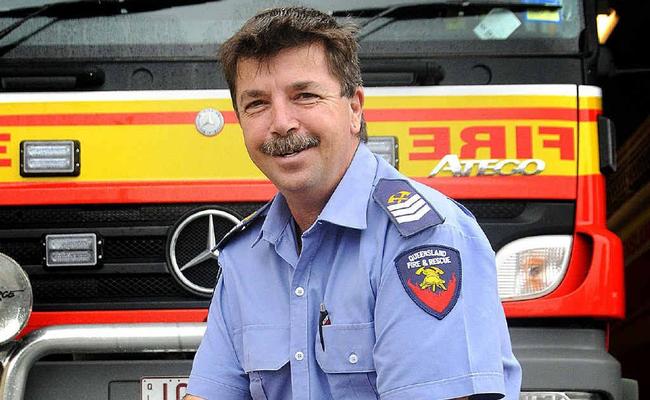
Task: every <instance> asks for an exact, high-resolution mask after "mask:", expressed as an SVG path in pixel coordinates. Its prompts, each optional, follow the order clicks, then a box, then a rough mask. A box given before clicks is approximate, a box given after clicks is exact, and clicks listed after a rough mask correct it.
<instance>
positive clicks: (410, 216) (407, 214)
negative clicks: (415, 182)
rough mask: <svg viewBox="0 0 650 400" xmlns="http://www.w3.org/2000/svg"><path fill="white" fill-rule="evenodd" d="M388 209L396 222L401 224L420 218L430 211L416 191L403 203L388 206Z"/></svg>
mask: <svg viewBox="0 0 650 400" xmlns="http://www.w3.org/2000/svg"><path fill="white" fill-rule="evenodd" d="M388 211H389V212H390V213H391V215H392V216H393V217H395V221H397V223H398V224H402V223H404V222H413V221H418V220H420V218H422V217H423V216H425V215H426V214H427V213H428V212H429V211H431V207H429V205H428V204H427V202H426V201H424V199H423V198H421V197H420V195H418V194H417V193H416V194H415V195H414V196H413V197H411V198H410V199H408V200H407V201H405V202H404V203H401V204H395V205H392V206H388Z"/></svg>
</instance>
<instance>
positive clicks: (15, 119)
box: [0, 107, 599, 126]
mask: <svg viewBox="0 0 650 400" xmlns="http://www.w3.org/2000/svg"><path fill="white" fill-rule="evenodd" d="M598 113H599V110H595V109H594V110H582V111H580V113H578V114H576V110H575V109H573V108H560V107H538V108H526V107H510V108H496V107H495V108H485V107H482V108H421V109H420V108H412V109H367V110H364V115H365V117H366V120H367V121H370V122H384V121H465V120H475V121H477V120H531V119H532V120H554V121H575V120H576V118H579V120H580V121H595V120H596V118H597V116H598ZM222 114H223V117H224V121H225V123H227V124H230V123H237V116H236V115H235V112H234V111H222ZM195 118H196V112H193V111H192V112H133V113H87V114H31V115H30V114H27V115H1V116H0V126H74V125H94V126H96V125H167V124H194V120H195Z"/></svg>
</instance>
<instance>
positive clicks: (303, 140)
mask: <svg viewBox="0 0 650 400" xmlns="http://www.w3.org/2000/svg"><path fill="white" fill-rule="evenodd" d="M319 144H320V139H318V138H315V137H313V136H311V135H300V134H297V133H291V134H289V135H287V136H276V137H273V138H271V139H268V140H267V141H265V142H264V143H262V145H261V146H260V151H262V153H264V154H267V155H270V156H285V155H288V154H292V153H297V152H299V151H303V150H306V149H309V148H311V147H316V146H318V145H319Z"/></svg>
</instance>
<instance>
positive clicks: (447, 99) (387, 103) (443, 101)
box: [365, 95, 576, 109]
mask: <svg viewBox="0 0 650 400" xmlns="http://www.w3.org/2000/svg"><path fill="white" fill-rule="evenodd" d="M424 107H431V108H436V107H442V108H466V107H469V108H472V107H533V108H534V107H566V108H575V107H576V98H575V97H574V96H519V95H511V96H492V95H490V96H394V97H393V96H390V97H388V96H381V97H368V98H366V102H365V108H379V109H385V108H391V109H404V108H424Z"/></svg>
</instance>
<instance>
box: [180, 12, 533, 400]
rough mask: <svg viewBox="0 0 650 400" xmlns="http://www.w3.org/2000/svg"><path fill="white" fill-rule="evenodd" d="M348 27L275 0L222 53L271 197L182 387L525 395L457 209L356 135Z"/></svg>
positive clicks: (229, 244) (225, 397) (300, 395)
mask: <svg viewBox="0 0 650 400" xmlns="http://www.w3.org/2000/svg"><path fill="white" fill-rule="evenodd" d="M354 34H355V30H354V28H353V27H351V26H347V25H339V24H337V22H336V21H335V20H334V19H333V18H332V17H330V16H328V15H326V14H324V13H321V12H319V11H316V10H311V9H304V8H283V9H273V10H269V11H265V12H262V13H260V14H258V15H257V16H255V17H253V18H252V19H251V20H249V21H248V22H246V24H245V25H244V26H243V27H242V28H241V30H240V31H239V32H237V33H236V34H235V35H234V36H233V37H232V38H231V39H229V40H228V41H227V42H226V43H225V44H224V45H223V47H222V49H221V61H222V64H223V67H224V70H225V75H226V79H227V81H228V84H229V87H230V92H231V95H232V99H233V106H234V108H235V111H236V112H237V115H238V117H239V122H240V124H241V127H242V130H243V132H244V141H245V144H246V148H247V150H248V153H249V155H250V157H251V159H252V160H253V162H254V163H255V164H256V165H257V166H258V167H259V168H260V169H261V170H262V172H263V173H264V174H265V175H266V176H267V177H268V178H269V179H270V180H271V181H272V182H273V183H274V184H275V185H276V186H277V188H278V189H279V192H280V193H279V194H278V195H276V196H275V198H274V199H273V200H272V201H271V202H270V203H269V204H267V205H266V206H265V207H263V208H262V209H261V210H259V211H258V212H256V213H255V214H253V215H252V216H251V217H249V218H247V219H245V220H244V221H243V222H242V224H240V226H239V227H237V228H236V229H235V232H233V233H231V234H230V235H228V237H227V238H226V239H225V240H224V241H222V243H221V244H220V245H219V248H220V254H219V263H220V265H221V267H222V275H221V277H220V279H219V281H218V283H217V287H216V289H215V293H214V297H213V300H212V304H211V306H210V312H209V318H208V328H207V331H206V334H205V337H204V338H203V341H202V343H201V346H200V348H199V350H198V352H197V355H196V357H195V360H194V366H193V369H192V373H191V376H190V382H189V386H188V393H189V395H188V396H187V397H186V398H187V399H197V398H204V399H209V400H212V399H218V400H230V399H233V400H234V399H249V398H253V399H255V400H259V399H271V400H276V399H335V400H340V399H377V398H381V399H388V400H398V399H409V400H410V399H454V398H465V399H466V398H469V396H472V399H474V398H485V399H498V398H502V397H504V396H505V398H507V399H512V400H516V399H518V397H519V385H520V380H521V371H520V368H519V365H518V363H517V361H516V359H515V358H514V356H513V355H512V351H511V348H510V339H509V337H508V331H507V328H506V324H505V318H504V315H503V309H502V307H501V303H500V301H499V298H498V295H497V291H496V277H495V275H496V271H495V265H494V253H493V251H492V249H491V248H490V245H489V243H488V241H487V239H486V238H485V235H484V234H483V232H482V231H481V230H480V228H479V227H478V224H477V223H476V221H475V220H474V218H473V217H472V216H471V214H470V213H469V212H468V211H466V210H465V209H464V208H462V206H460V205H458V204H456V203H455V202H453V201H452V200H450V199H448V198H446V197H445V196H443V195H441V194H440V193H438V192H436V191H435V190H433V189H431V188H429V187H426V186H424V185H421V184H418V183H416V182H413V181H411V180H409V179H407V178H405V177H404V176H403V175H401V174H400V173H399V172H397V171H396V170H395V169H394V168H392V167H391V166H390V165H388V164H387V163H385V162H384V161H383V160H381V159H380V158H377V157H375V156H374V155H373V154H372V153H371V152H370V151H369V150H368V148H367V147H366V145H365V144H364V141H365V140H364V139H365V135H366V133H365V124H364V121H363V116H362V108H363V102H364V93H363V89H362V87H361V74H360V70H359V63H358V57H357V44H356V42H355V40H354Z"/></svg>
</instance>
